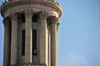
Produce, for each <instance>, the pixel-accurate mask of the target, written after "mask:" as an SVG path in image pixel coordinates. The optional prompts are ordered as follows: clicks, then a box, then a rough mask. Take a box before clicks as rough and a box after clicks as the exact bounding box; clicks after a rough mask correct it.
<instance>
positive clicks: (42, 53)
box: [40, 12, 48, 65]
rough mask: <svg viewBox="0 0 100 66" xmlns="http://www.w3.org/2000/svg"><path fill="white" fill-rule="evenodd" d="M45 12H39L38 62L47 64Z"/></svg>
mask: <svg viewBox="0 0 100 66" xmlns="http://www.w3.org/2000/svg"><path fill="white" fill-rule="evenodd" d="M47 15H48V13H47V12H41V14H40V19H41V28H40V30H41V33H40V63H41V64H46V65H48V36H47V34H48V33H47V32H48V31H47Z"/></svg>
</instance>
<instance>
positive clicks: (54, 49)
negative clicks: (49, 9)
mask: <svg viewBox="0 0 100 66" xmlns="http://www.w3.org/2000/svg"><path fill="white" fill-rule="evenodd" d="M50 22H51V66H58V42H57V41H58V40H57V18H56V17H55V16H52V17H51V21H50Z"/></svg>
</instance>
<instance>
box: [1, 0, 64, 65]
mask: <svg viewBox="0 0 100 66" xmlns="http://www.w3.org/2000/svg"><path fill="white" fill-rule="evenodd" d="M61 14H62V8H61V6H60V4H59V3H58V2H54V0H8V2H7V1H5V3H3V4H2V5H1V15H2V16H3V18H4V19H3V23H4V28H5V33H4V59H3V66H58V26H59V23H58V19H59V18H60V16H61Z"/></svg>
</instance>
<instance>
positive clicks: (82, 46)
mask: <svg viewBox="0 0 100 66" xmlns="http://www.w3.org/2000/svg"><path fill="white" fill-rule="evenodd" d="M57 1H58V2H59V3H60V4H61V5H62V9H63V10H62V11H63V12H62V16H61V18H60V19H59V22H60V26H59V30H58V45H59V51H58V52H59V66H100V0H64V1H63V0H57ZM2 2H4V0H0V4H1V3H2ZM3 39H4V26H3V23H2V17H1V16H0V53H1V54H0V66H2V64H3V41H4V40H3Z"/></svg>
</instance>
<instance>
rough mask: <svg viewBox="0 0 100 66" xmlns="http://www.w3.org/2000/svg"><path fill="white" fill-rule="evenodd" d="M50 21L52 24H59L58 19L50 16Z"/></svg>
mask: <svg viewBox="0 0 100 66" xmlns="http://www.w3.org/2000/svg"><path fill="white" fill-rule="evenodd" d="M49 21H50V24H57V23H58V18H56V17H55V16H50V17H49Z"/></svg>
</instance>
